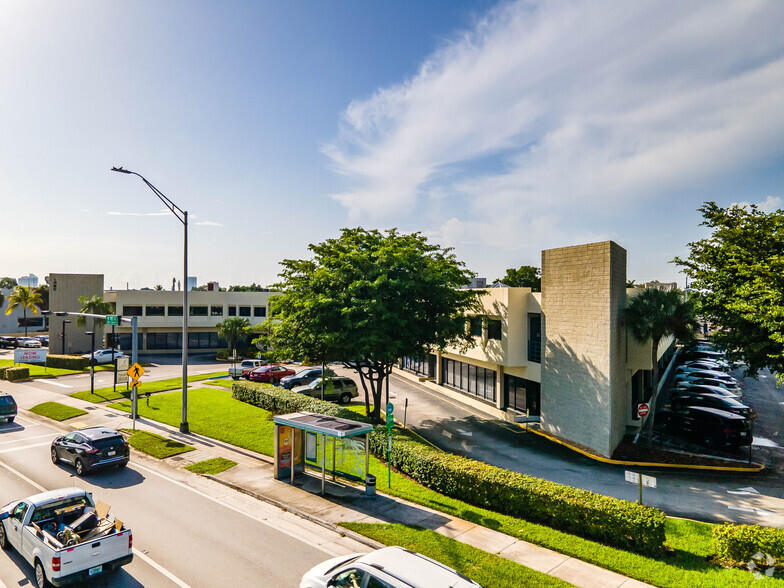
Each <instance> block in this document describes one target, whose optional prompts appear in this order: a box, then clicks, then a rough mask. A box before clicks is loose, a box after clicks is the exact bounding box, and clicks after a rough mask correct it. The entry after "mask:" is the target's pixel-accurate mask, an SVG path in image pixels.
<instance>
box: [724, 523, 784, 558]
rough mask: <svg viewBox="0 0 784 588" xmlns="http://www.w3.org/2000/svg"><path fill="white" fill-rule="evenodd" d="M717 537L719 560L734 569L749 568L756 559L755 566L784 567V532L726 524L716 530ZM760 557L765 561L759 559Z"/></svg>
mask: <svg viewBox="0 0 784 588" xmlns="http://www.w3.org/2000/svg"><path fill="white" fill-rule="evenodd" d="M713 534H714V536H715V537H716V544H717V554H718V556H719V557H720V558H721V559H723V560H724V561H726V562H728V563H731V564H732V565H735V566H739V567H740V566H745V565H748V563H749V562H750V561H752V559H756V560H757V561H755V565H762V567H763V568H765V567H771V566H779V567H781V566H784V529H774V528H770V527H758V526H757V525H733V524H732V523H725V524H723V525H721V526H716V527H714V529H713ZM758 553H760V554H762V557H757V558H755V557H754V556H755V555H757V554H758ZM768 556H769V557H768ZM770 558H772V560H771V559H770Z"/></svg>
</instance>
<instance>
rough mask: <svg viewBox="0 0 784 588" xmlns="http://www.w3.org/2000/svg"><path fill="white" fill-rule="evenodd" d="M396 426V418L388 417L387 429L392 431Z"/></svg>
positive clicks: (389, 415)
mask: <svg viewBox="0 0 784 588" xmlns="http://www.w3.org/2000/svg"><path fill="white" fill-rule="evenodd" d="M394 424H395V418H394V417H393V416H392V415H391V414H388V415H387V428H389V429H391V428H392V427H393V426H394Z"/></svg>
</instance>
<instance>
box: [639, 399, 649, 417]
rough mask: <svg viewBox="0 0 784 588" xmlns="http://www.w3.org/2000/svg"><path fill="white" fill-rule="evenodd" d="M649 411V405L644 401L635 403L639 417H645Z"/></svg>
mask: <svg viewBox="0 0 784 588" xmlns="http://www.w3.org/2000/svg"><path fill="white" fill-rule="evenodd" d="M650 411H651V407H650V406H648V404H647V403H645V402H641V403H640V404H638V405H637V416H638V417H640V418H641V419H642V418H645V417H647V416H648V413H649V412H650Z"/></svg>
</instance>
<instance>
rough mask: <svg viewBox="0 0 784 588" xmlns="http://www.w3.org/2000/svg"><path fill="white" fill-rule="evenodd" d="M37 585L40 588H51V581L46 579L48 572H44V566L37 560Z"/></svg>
mask: <svg viewBox="0 0 784 588" xmlns="http://www.w3.org/2000/svg"><path fill="white" fill-rule="evenodd" d="M35 585H36V586H38V588H49V581H48V580H47V579H46V572H44V565H43V564H42V563H41V560H40V559H36V560H35Z"/></svg>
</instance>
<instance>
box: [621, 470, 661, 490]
mask: <svg viewBox="0 0 784 588" xmlns="http://www.w3.org/2000/svg"><path fill="white" fill-rule="evenodd" d="M624 477H625V478H626V481H627V482H631V483H632V484H639V483H640V482H642V485H643V486H645V487H646V488H656V478H654V477H653V476H645V475H642V476H641V475H640V474H638V473H637V472H630V471H629V470H626V471H625V472H624Z"/></svg>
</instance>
